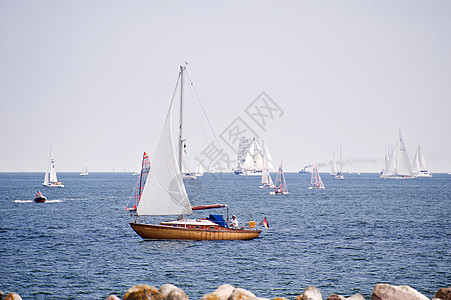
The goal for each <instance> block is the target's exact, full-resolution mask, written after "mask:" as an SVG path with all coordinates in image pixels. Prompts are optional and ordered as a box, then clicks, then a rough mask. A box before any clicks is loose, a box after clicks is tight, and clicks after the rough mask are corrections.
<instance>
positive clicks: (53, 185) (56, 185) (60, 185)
mask: <svg viewBox="0 0 451 300" xmlns="http://www.w3.org/2000/svg"><path fill="white" fill-rule="evenodd" d="M42 185H43V186H46V187H59V188H62V187H64V184H61V183H59V184H58V183H43V184H42Z"/></svg>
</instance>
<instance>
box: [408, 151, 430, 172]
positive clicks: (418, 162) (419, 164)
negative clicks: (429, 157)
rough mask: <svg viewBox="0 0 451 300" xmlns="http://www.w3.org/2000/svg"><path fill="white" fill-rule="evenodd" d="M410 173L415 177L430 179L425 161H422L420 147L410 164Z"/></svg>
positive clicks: (422, 156)
mask: <svg viewBox="0 0 451 300" xmlns="http://www.w3.org/2000/svg"><path fill="white" fill-rule="evenodd" d="M412 172H413V174H414V175H415V176H416V177H432V175H431V174H430V173H429V172H428V168H427V167H426V160H425V159H424V155H423V152H422V151H421V147H420V145H418V148H417V152H415V157H414V159H413V163H412Z"/></svg>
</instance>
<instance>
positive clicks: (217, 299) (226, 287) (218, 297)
mask: <svg viewBox="0 0 451 300" xmlns="http://www.w3.org/2000/svg"><path fill="white" fill-rule="evenodd" d="M234 290H235V287H234V286H232V285H230V284H223V285H221V286H220V287H218V288H217V289H216V290H215V291H214V292H213V293H210V294H207V295H205V296H203V297H202V298H201V300H227V299H229V297H230V296H231V295H232V293H233V291H234Z"/></svg>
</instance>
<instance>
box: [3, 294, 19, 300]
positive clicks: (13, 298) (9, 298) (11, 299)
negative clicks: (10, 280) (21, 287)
mask: <svg viewBox="0 0 451 300" xmlns="http://www.w3.org/2000/svg"><path fill="white" fill-rule="evenodd" d="M3 300H22V297H20V296H19V294H17V293H9V294H8V295H6V297H5V298H4V299H3Z"/></svg>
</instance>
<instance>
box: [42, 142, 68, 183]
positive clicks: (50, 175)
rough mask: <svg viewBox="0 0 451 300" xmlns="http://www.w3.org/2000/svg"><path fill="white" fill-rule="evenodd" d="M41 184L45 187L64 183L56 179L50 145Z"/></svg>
mask: <svg viewBox="0 0 451 300" xmlns="http://www.w3.org/2000/svg"><path fill="white" fill-rule="evenodd" d="M42 185H43V186H46V187H64V185H63V184H62V183H61V182H59V181H58V178H57V176H56V169H55V161H54V159H53V150H52V147H50V159H49V164H48V167H47V171H46V172H45V176H44V182H43V183H42Z"/></svg>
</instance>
